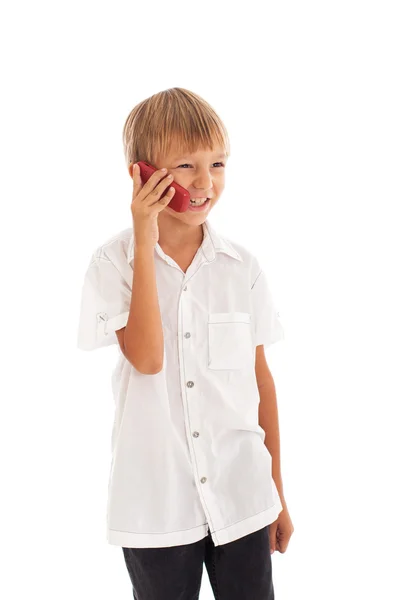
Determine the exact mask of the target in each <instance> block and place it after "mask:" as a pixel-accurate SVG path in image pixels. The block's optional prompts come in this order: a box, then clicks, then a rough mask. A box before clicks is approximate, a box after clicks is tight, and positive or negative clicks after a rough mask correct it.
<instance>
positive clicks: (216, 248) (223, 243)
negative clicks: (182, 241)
mask: <svg viewBox="0 0 400 600" xmlns="http://www.w3.org/2000/svg"><path fill="white" fill-rule="evenodd" d="M202 228H203V241H202V244H201V246H200V247H201V250H202V251H203V254H204V256H205V258H206V260H207V261H208V262H212V261H213V260H215V258H216V253H217V252H224V253H225V254H228V255H229V256H231V257H232V258H236V259H237V260H239V261H243V258H242V257H241V255H240V254H239V252H237V250H235V248H233V246H232V245H231V244H230V243H229V242H228V240H226V239H225V238H223V237H222V236H220V235H219V234H218V233H217V232H216V231H215V229H214V227H213V226H212V225H211V223H210V221H209V220H208V219H207V220H206V221H205V222H204V223H202ZM154 249H155V250H156V252H157V253H158V254H159V256H161V258H163V259H164V260H166V261H167V262H169V259H168V256H167V255H166V254H165V252H164V251H163V249H162V248H161V246H160V244H159V243H158V242H157V244H156V245H155V247H154ZM133 256H134V239H133V232H132V235H131V237H130V240H129V245H128V253H127V260H128V263H129V264H130V263H131V262H132V260H133Z"/></svg>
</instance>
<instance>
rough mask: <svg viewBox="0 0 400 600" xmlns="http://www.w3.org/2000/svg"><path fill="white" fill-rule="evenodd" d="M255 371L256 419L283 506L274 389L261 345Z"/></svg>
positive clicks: (257, 352) (258, 349)
mask: <svg viewBox="0 0 400 600" xmlns="http://www.w3.org/2000/svg"><path fill="white" fill-rule="evenodd" d="M255 372H256V379H257V386H258V390H259V394H260V404H259V409H258V421H259V425H260V426H261V427H262V429H264V431H265V442H264V443H265V446H266V447H267V449H268V451H269V453H270V454H271V457H272V477H273V480H274V481H275V485H276V488H277V490H278V493H279V496H280V499H281V503H282V506H283V507H284V508H285V506H286V502H285V499H284V495H283V483H282V477H281V464H280V439H279V424H278V407H277V401H276V391H275V384H274V380H273V377H272V374H271V372H270V370H269V368H268V365H267V361H266V359H265V354H264V346H263V345H260V346H257V347H256V365H255Z"/></svg>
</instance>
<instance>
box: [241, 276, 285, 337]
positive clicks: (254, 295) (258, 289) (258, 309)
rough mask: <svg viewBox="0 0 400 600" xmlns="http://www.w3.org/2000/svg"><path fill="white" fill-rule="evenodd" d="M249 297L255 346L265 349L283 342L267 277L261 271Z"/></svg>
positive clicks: (278, 316) (281, 327)
mask: <svg viewBox="0 0 400 600" xmlns="http://www.w3.org/2000/svg"><path fill="white" fill-rule="evenodd" d="M250 297H251V307H252V319H253V327H254V335H255V345H256V346H259V345H261V344H263V345H264V347H265V348H267V347H268V346H270V345H271V344H274V343H275V342H278V341H279V340H283V339H284V338H285V333H284V329H283V325H282V322H281V320H280V315H279V312H278V311H277V308H276V306H275V302H274V299H273V297H272V294H271V290H270V288H269V285H268V281H267V277H266V275H265V272H264V271H263V270H262V269H261V271H259V273H258V275H257V276H256V279H255V281H254V282H253V284H252V287H251V291H250Z"/></svg>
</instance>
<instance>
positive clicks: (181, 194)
mask: <svg viewBox="0 0 400 600" xmlns="http://www.w3.org/2000/svg"><path fill="white" fill-rule="evenodd" d="M137 164H138V165H139V167H140V177H141V179H142V182H143V183H146V181H147V180H148V179H149V178H150V177H151V175H153V173H154V172H155V171H157V169H156V168H155V167H153V166H152V165H151V164H150V163H148V162H146V161H145V160H140V161H139V162H138V163H137ZM161 181H162V180H161ZM170 187H173V188H175V193H174V195H173V196H172V200H170V202H169V203H168V204H167V206H169V207H170V208H172V209H173V210H175V211H176V212H185V211H186V210H187V209H188V207H189V204H190V193H189V192H188V190H187V189H186V188H184V187H182V186H181V185H179V183H176V181H173V182H172V183H171V186H170ZM168 189H169V187H167V188H166V189H165V190H164V192H163V193H162V194H161V196H160V198H164V196H165V194H166V193H167V192H168Z"/></svg>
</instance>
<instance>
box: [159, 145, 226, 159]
mask: <svg viewBox="0 0 400 600" xmlns="http://www.w3.org/2000/svg"><path fill="white" fill-rule="evenodd" d="M185 157H190V158H198V159H201V158H208V157H213V158H226V157H227V153H226V152H225V150H224V149H223V148H220V147H216V148H213V149H212V150H209V149H205V150H197V151H195V152H190V151H189V150H188V149H185V148H180V149H179V148H175V149H171V150H170V152H169V153H168V158H169V159H170V160H176V159H178V158H185Z"/></svg>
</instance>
